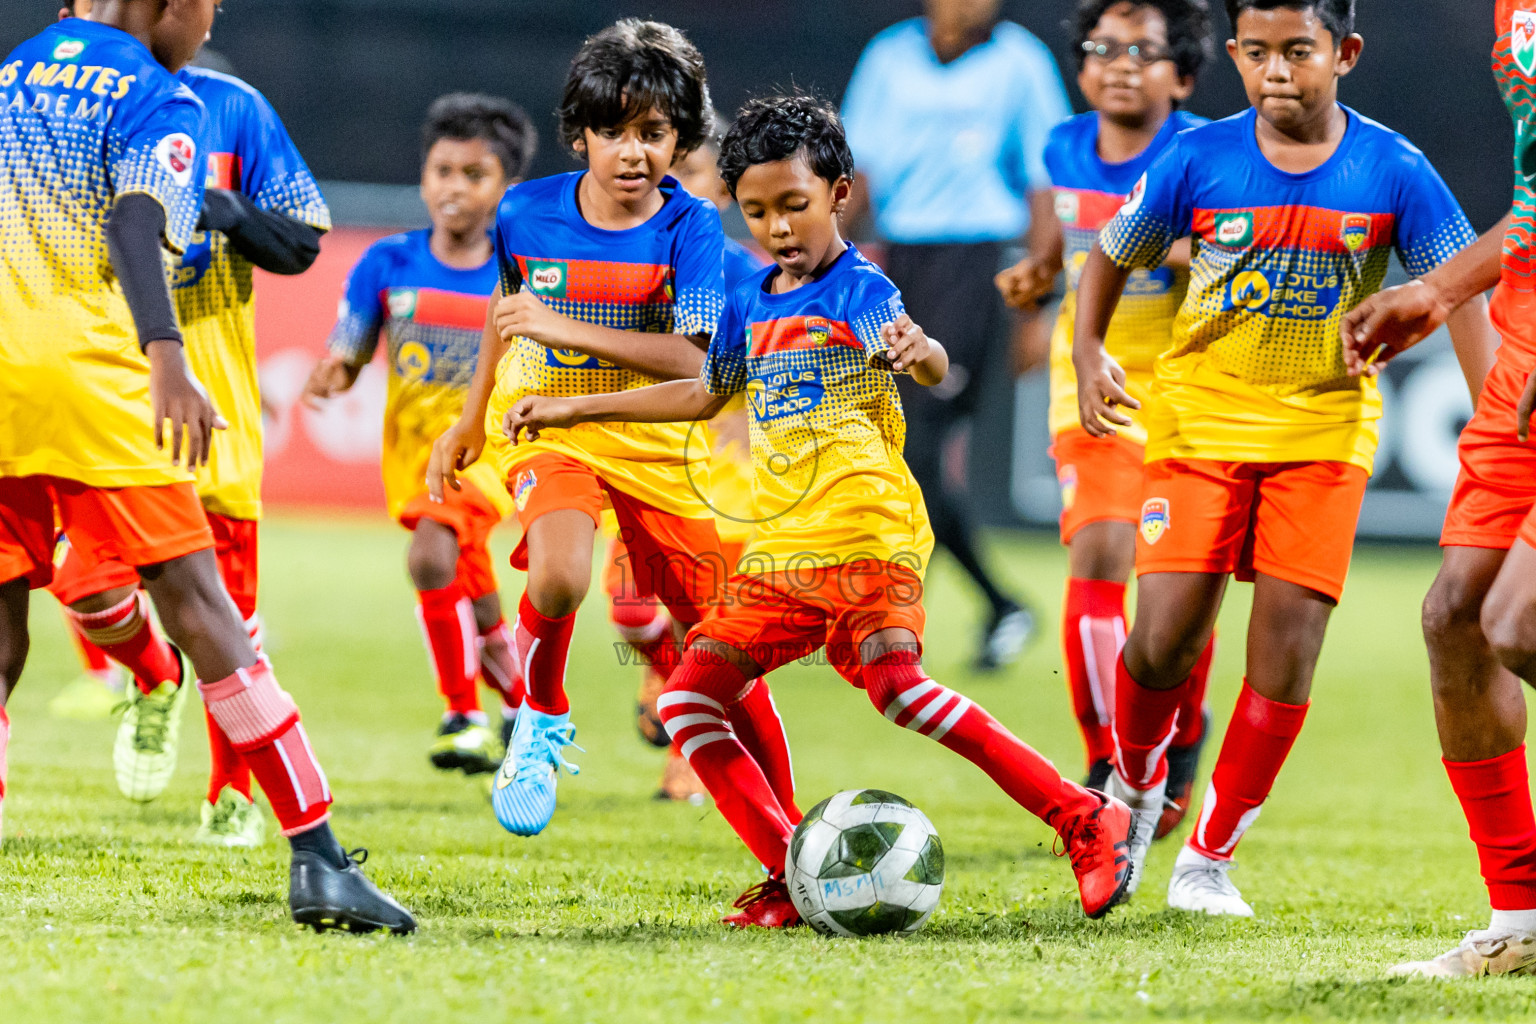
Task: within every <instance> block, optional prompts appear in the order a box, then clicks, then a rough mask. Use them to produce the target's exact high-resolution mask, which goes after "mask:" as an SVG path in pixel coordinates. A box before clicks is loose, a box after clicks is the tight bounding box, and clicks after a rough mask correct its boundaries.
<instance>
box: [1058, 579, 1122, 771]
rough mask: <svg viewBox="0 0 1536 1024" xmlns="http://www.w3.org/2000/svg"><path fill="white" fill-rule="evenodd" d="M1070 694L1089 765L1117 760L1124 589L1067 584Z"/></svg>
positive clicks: (1065, 642)
mask: <svg viewBox="0 0 1536 1024" xmlns="http://www.w3.org/2000/svg"><path fill="white" fill-rule="evenodd" d="M1061 633H1062V636H1061V640H1062V649H1063V651H1064V652H1065V653H1066V665H1067V689H1068V691H1069V692H1070V693H1071V695H1072V713H1073V714H1074V715H1076V716H1077V724H1078V728H1079V729H1081V730H1082V734H1083V745H1084V746H1085V747H1087V749H1088V764H1089V766H1090V767H1091V766H1092V765H1093V763H1094V762H1095V761H1108V760H1110V759H1112V758H1113V757H1114V754H1115V743H1114V737H1113V736H1112V735H1111V733H1110V720H1111V718H1112V716H1113V715H1114V712H1115V661H1116V659H1117V658H1119V657H1120V648H1122V647H1124V646H1125V584H1124V583H1111V582H1109V581H1108V580H1084V579H1077V578H1069V579H1068V580H1067V597H1066V601H1065V602H1064V604H1063V607H1062V615H1061Z"/></svg>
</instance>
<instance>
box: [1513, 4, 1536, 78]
mask: <svg viewBox="0 0 1536 1024" xmlns="http://www.w3.org/2000/svg"><path fill="white" fill-rule="evenodd" d="M1509 52H1510V53H1511V54H1512V55H1513V56H1514V58H1515V63H1516V64H1518V65H1519V66H1520V70H1521V71H1524V72H1525V73H1526V74H1527V75H1532V74H1536V11H1516V12H1515V23H1514V25H1513V26H1512V27H1511V28H1510V30H1509Z"/></svg>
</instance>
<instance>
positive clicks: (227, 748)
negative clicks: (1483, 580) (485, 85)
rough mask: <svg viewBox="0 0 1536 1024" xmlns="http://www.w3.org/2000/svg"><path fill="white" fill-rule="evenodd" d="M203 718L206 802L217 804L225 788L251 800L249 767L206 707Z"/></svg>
mask: <svg viewBox="0 0 1536 1024" xmlns="http://www.w3.org/2000/svg"><path fill="white" fill-rule="evenodd" d="M203 718H204V719H205V720H206V721H207V723H208V802H209V803H211V804H214V803H218V802H219V794H220V793H221V792H223V790H224V787H225V786H228V787H229V788H230V789H233V790H234V791H235V792H236V793H239V794H240V795H241V796H243V797H245V798H246V799H247V800H249V799H251V769H250V766H249V765H247V764H246V763H245V758H243V757H241V756H240V754H239V752H238V751H236V750H235V748H234V746H233V745H231V744H230V742H229V737H228V736H225V735H224V730H223V729H220V728H219V723H218V722H217V721H215V720H214V717H213V712H212V711H210V710H209V709H208V707H207V706H206V705H204V707H203Z"/></svg>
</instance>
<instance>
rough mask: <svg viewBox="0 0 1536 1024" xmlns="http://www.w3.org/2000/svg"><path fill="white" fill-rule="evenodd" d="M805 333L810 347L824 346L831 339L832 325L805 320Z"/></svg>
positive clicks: (823, 321) (822, 321)
mask: <svg viewBox="0 0 1536 1024" xmlns="http://www.w3.org/2000/svg"><path fill="white" fill-rule="evenodd" d="M805 333H806V336H807V337H809V338H810V339H811V344H812V345H825V344H826V343H827V342H828V341H830V340H831V339H832V325H831V324H829V323H827V322H826V321H825V320H807V321H806V322H805Z"/></svg>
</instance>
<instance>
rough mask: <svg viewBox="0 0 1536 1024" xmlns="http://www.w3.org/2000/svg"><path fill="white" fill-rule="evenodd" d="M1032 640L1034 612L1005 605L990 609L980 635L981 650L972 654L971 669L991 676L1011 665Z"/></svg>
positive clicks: (1027, 608) (1023, 606)
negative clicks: (973, 658)
mask: <svg viewBox="0 0 1536 1024" xmlns="http://www.w3.org/2000/svg"><path fill="white" fill-rule="evenodd" d="M1034 638H1035V612H1034V609H1032V608H1030V607H1029V606H1028V605H1023V604H1017V603H1015V602H1013V601H1009V602H1007V603H1006V604H1002V605H998V606H997V607H996V608H994V609H992V613H991V615H990V616H988V618H987V628H986V629H985V630H983V631H982V634H981V648H980V649H979V650H978V651H977V652H976V661H975V662H974V664H975V667H976V669H977V670H978V671H981V672H992V671H995V670H996V669H999V668H1002V667H1003V666H1004V665H1011V664H1013V663H1014V662H1015V661H1017V660H1018V657H1019V655H1021V654H1023V653H1024V648H1026V647H1028V646H1029V642H1030V641H1031V640H1033V639H1034Z"/></svg>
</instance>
